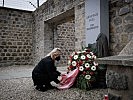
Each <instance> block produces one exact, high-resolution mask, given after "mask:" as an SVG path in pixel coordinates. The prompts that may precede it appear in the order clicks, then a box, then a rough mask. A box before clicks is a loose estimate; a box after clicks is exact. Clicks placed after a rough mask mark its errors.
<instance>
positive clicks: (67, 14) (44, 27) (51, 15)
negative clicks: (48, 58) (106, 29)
mask: <svg viewBox="0 0 133 100" xmlns="http://www.w3.org/2000/svg"><path fill="white" fill-rule="evenodd" d="M70 18H72V19H73V20H72V22H70V20H69V19H70ZM63 23H64V24H63ZM68 23H69V24H71V27H70V26H69V25H68ZM34 24H35V25H34V31H33V32H34V36H35V37H34V43H35V44H34V54H35V56H34V64H36V63H37V62H38V61H39V60H40V59H41V58H43V57H44V56H45V55H46V54H47V53H49V52H50V51H51V50H52V49H53V48H55V47H60V48H62V51H63V54H64V55H63V56H62V59H63V60H62V61H61V62H60V63H61V64H62V65H66V64H67V59H68V58H67V57H68V56H69V55H70V53H71V52H72V51H74V50H81V47H82V45H84V44H85V41H84V39H85V34H84V33H85V32H84V0H75V1H73V0H48V1H47V2H46V3H44V4H43V5H42V6H41V7H39V9H37V10H36V11H35V12H34ZM65 24H66V25H68V27H66V26H62V25H65ZM60 26H62V27H60ZM59 27H60V28H62V29H59ZM60 30H61V31H60ZM62 30H63V31H62ZM60 32H61V33H63V32H65V33H64V34H66V35H64V36H62V37H61V36H60V35H61V33H60ZM69 35H70V37H68V36H69ZM58 37H60V38H58ZM57 38H58V39H57ZM68 41H69V43H68Z"/></svg>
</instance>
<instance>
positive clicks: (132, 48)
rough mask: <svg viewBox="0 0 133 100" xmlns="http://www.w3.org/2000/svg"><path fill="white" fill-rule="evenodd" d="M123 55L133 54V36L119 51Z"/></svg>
mask: <svg viewBox="0 0 133 100" xmlns="http://www.w3.org/2000/svg"><path fill="white" fill-rule="evenodd" d="M119 55H121V56H126V55H133V38H132V40H131V41H130V42H129V43H128V44H127V45H126V46H125V47H124V48H123V50H122V51H121V52H120V53H119Z"/></svg>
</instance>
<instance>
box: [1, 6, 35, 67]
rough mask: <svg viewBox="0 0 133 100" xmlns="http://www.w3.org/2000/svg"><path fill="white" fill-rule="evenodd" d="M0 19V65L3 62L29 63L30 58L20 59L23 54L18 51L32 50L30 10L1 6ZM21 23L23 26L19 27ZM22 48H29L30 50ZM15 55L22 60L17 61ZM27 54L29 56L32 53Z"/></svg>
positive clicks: (31, 18)
mask: <svg viewBox="0 0 133 100" xmlns="http://www.w3.org/2000/svg"><path fill="white" fill-rule="evenodd" d="M0 21H1V23H0V33H1V35H0V49H2V51H1V52H0V57H1V59H2V60H1V61H0V66H3V65H4V63H3V62H7V63H8V62H9V63H10V62H12V63H18V64H23V63H27V64H31V62H32V59H22V58H23V57H24V55H20V53H21V52H25V53H27V54H29V53H31V52H32V21H33V17H32V12H29V11H22V10H14V9H9V8H2V7H1V8H0ZM22 25H23V26H24V27H21V26H22ZM23 45H25V46H23ZM29 46H30V47H29ZM23 49H29V51H30V52H26V51H25V50H23ZM3 53H4V54H3ZM16 56H18V58H20V60H21V61H22V62H18V59H16ZM29 56H30V58H31V56H32V55H29ZM5 65H6V64H5Z"/></svg>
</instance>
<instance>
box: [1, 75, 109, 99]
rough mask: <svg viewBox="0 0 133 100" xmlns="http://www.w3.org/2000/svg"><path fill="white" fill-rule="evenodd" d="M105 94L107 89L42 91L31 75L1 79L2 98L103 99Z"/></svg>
mask: <svg viewBox="0 0 133 100" xmlns="http://www.w3.org/2000/svg"><path fill="white" fill-rule="evenodd" d="M105 94H107V89H95V90H90V91H84V90H80V89H77V88H70V89H67V90H56V89H53V90H48V91H46V92H40V91H37V90H35V89H34V86H33V82H32V79H31V77H28V78H16V79H3V80H0V100H103V97H104V95H105Z"/></svg>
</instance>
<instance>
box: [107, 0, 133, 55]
mask: <svg viewBox="0 0 133 100" xmlns="http://www.w3.org/2000/svg"><path fill="white" fill-rule="evenodd" d="M109 6H110V53H111V55H117V54H119V52H120V51H121V50H122V49H123V48H124V47H125V46H126V44H127V43H128V42H129V41H130V40H131V39H132V38H133V15H132V13H133V3H132V0H110V5H109Z"/></svg>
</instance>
